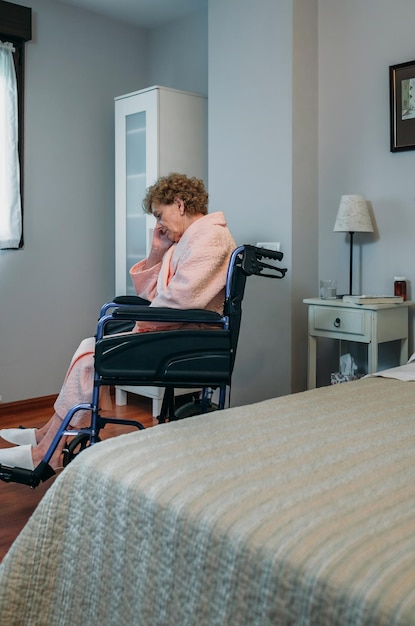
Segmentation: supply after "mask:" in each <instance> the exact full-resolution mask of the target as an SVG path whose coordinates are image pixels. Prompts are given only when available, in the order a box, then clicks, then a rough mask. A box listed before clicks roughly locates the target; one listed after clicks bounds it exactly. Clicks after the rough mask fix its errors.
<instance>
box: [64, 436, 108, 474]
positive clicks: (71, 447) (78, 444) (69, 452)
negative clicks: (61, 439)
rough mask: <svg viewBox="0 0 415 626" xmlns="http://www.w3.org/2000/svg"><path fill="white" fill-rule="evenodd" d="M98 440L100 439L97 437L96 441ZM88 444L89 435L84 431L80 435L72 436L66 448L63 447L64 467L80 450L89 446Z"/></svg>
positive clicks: (89, 443)
mask: <svg viewBox="0 0 415 626" xmlns="http://www.w3.org/2000/svg"><path fill="white" fill-rule="evenodd" d="M98 441H101V439H100V438H99V437H98V438H97V442H98ZM90 445H91V442H90V440H89V435H87V434H86V433H81V434H80V435H77V436H76V437H73V438H72V439H71V441H70V442H69V443H68V445H67V446H66V448H64V451H63V466H64V467H66V466H67V465H69V463H70V462H71V461H73V460H74V458H75V457H76V456H78V454H79V453H80V452H82V451H83V450H85V449H86V448H89V446H90Z"/></svg>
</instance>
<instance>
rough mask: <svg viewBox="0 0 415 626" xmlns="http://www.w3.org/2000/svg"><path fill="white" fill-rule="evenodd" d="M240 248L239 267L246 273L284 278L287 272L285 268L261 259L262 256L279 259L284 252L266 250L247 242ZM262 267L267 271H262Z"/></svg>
mask: <svg viewBox="0 0 415 626" xmlns="http://www.w3.org/2000/svg"><path fill="white" fill-rule="evenodd" d="M240 250H241V251H242V262H241V267H242V269H243V271H244V272H245V273H246V274H248V275H251V274H255V275H257V276H263V277H267V278H284V276H285V274H286V273H287V268H284V267H277V266H276V265H270V264H269V263H264V262H263V261H262V259H263V258H266V259H272V260H274V261H281V260H282V259H283V257H284V254H283V253H282V252H280V251H279V250H268V249H267V248H259V247H257V246H252V245H249V244H245V245H244V246H242V247H241V249H240ZM264 269H266V270H269V271H267V272H264V271H263V270H264Z"/></svg>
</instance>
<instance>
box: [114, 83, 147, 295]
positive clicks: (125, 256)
mask: <svg viewBox="0 0 415 626" xmlns="http://www.w3.org/2000/svg"><path fill="white" fill-rule="evenodd" d="M156 112H157V99H156V93H152V92H147V93H144V94H140V96H138V95H136V96H131V97H126V98H120V99H117V100H116V105H115V196H116V197H115V202H116V217H115V222H116V223H115V229H116V293H117V295H124V294H133V293H134V289H133V286H132V283H131V279H130V276H129V270H130V267H131V266H132V265H134V263H137V262H138V261H141V260H142V259H144V258H145V257H146V255H147V251H148V239H149V237H148V228H149V226H150V227H151V226H152V223H153V218H152V217H151V216H147V215H146V214H145V213H144V211H143V209H142V206H141V202H142V199H143V198H144V196H145V193H146V189H147V187H148V186H149V185H150V184H152V182H154V180H155V179H156V177H157V161H155V163H154V160H155V159H154V154H156V149H155V147H156V146H157V142H158V137H157V115H156ZM154 146H155V147H154Z"/></svg>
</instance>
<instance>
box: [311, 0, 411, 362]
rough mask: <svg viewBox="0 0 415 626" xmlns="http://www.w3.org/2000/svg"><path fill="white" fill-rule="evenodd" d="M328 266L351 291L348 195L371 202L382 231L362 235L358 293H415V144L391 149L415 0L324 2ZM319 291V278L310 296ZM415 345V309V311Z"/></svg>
mask: <svg viewBox="0 0 415 626" xmlns="http://www.w3.org/2000/svg"><path fill="white" fill-rule="evenodd" d="M318 7H319V23H318V29H319V149H320V154H319V214H320V225H319V230H320V246H319V274H320V277H321V278H326V277H327V278H336V279H337V280H338V288H339V290H340V292H342V293H347V291H348V284H349V283H348V281H349V269H348V268H349V239H348V237H349V236H348V235H346V234H343V233H333V226H334V221H335V218H336V213H337V209H338V205H339V201H340V196H341V195H342V194H350V193H351V194H354V193H357V194H362V195H364V196H365V197H366V199H367V200H368V201H369V202H370V205H371V208H372V210H373V214H374V219H375V223H376V232H375V234H374V235H371V234H356V235H355V237H354V239H355V245H354V260H355V264H354V278H353V284H354V292H355V293H359V292H360V293H369V292H370V293H382V294H383V293H385V294H388V293H389V294H391V293H393V276H395V275H405V276H408V278H409V280H410V282H411V286H412V290H411V292H412V297H413V298H415V264H414V244H415V189H414V173H415V151H409V152H401V153H391V152H390V150H389V132H390V131H389V128H390V127H389V66H390V65H394V64H397V63H402V62H405V61H411V60H413V59H414V58H415V48H414V30H413V24H414V20H415V4H414V2H413V0H394V1H393V2H391V1H390V0H348V1H347V2H344V1H343V0H319V4H318ZM316 292H317V284H315V285H312V286H311V289H310V291H309V293H308V294H307V295H314V294H316ZM410 328H411V342H410V349H411V350H413V313H412V311H411V323H410Z"/></svg>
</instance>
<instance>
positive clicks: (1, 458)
mask: <svg viewBox="0 0 415 626" xmlns="http://www.w3.org/2000/svg"><path fill="white" fill-rule="evenodd" d="M0 465H5V466H6V467H20V468H21V469H27V470H32V471H33V470H34V469H35V465H34V463H33V459H32V446H30V445H26V446H19V447H18V448H3V449H2V450H0Z"/></svg>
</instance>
